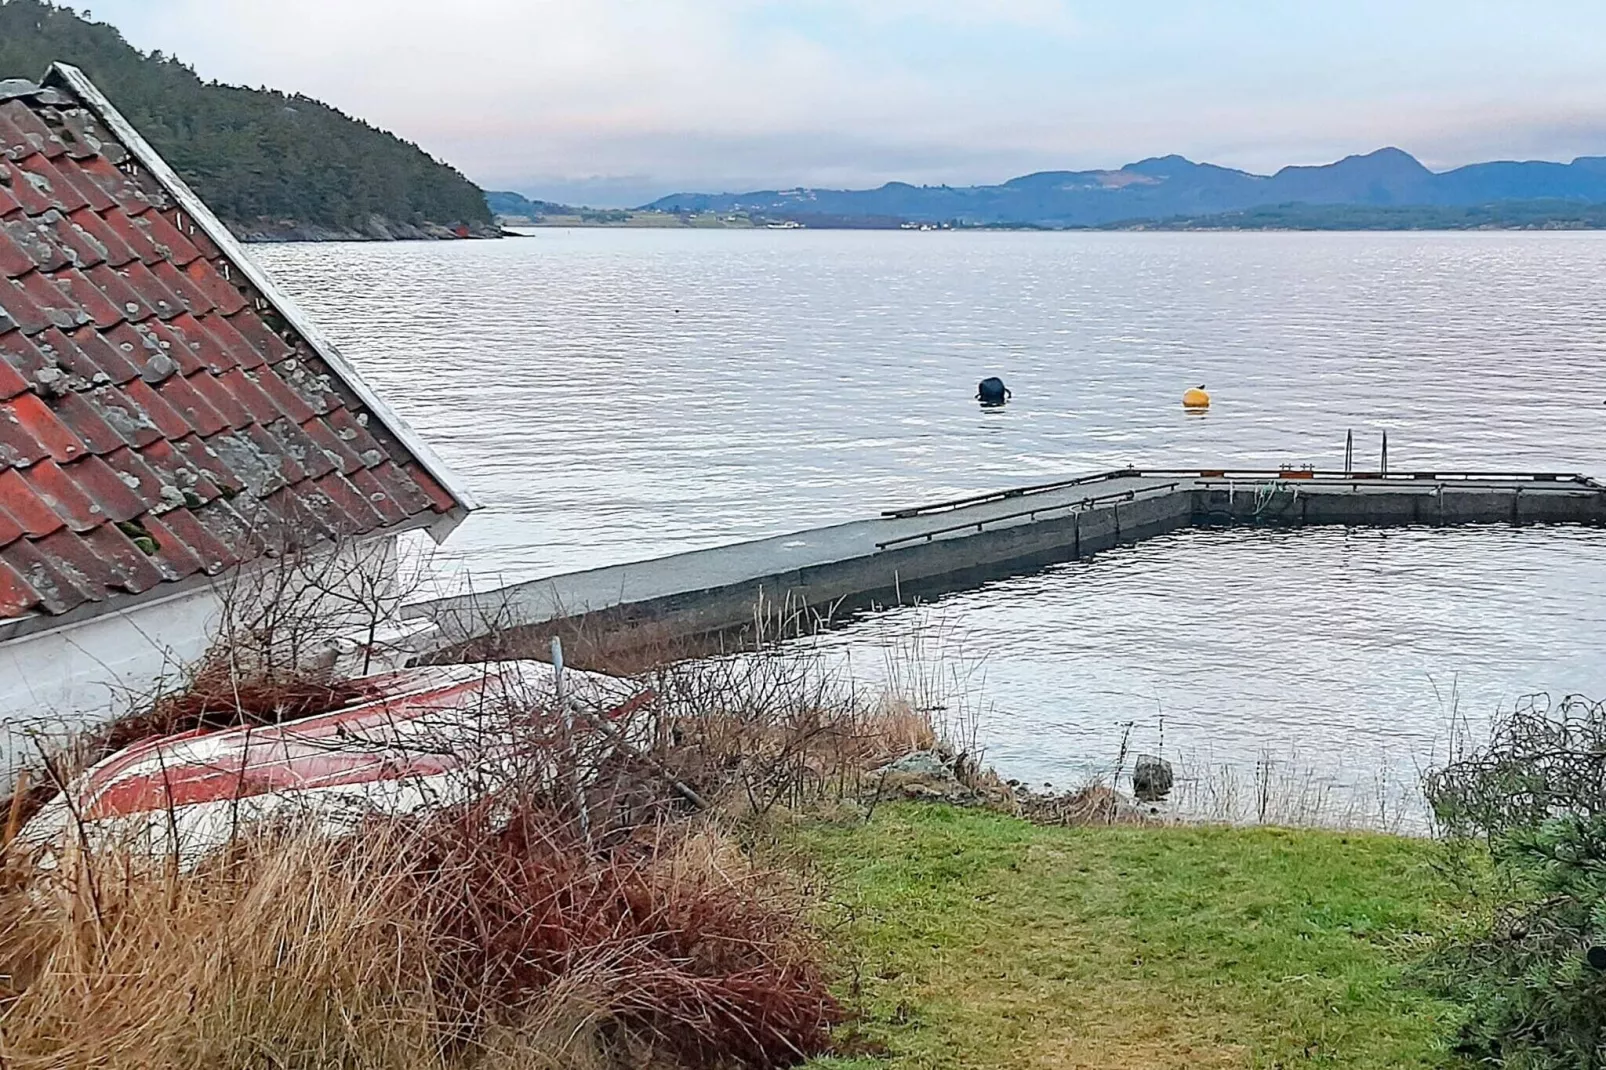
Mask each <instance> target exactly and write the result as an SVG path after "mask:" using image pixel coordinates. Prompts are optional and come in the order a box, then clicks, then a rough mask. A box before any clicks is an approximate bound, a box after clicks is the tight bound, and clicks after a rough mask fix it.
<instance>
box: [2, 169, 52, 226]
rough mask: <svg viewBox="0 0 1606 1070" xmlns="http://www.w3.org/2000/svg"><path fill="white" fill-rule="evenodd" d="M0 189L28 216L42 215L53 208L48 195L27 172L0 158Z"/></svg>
mask: <svg viewBox="0 0 1606 1070" xmlns="http://www.w3.org/2000/svg"><path fill="white" fill-rule="evenodd" d="M0 187H4V188H5V189H7V190H8V191H10V194H11V196H12V197H13V198H15V199H16V202H17V204H18V205H19V206H21V208H22V210H23V211H24V212H26V213H28V214H29V215H44V214H45V213H46V212H48V211H50V210H51V209H52V208H54V207H55V204H54V202H52V201H51V199H50V194H49V193H47V192H46V191H45V190H42V189H40V188H39V180H38V179H37V178H36V177H34V176H31V175H30V174H29V173H28V172H27V171H25V170H23V169H22V168H21V167H20V166H18V165H17V163H16V162H15V161H10V160H7V159H5V158H4V157H3V156H0Z"/></svg>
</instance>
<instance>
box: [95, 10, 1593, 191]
mask: <svg viewBox="0 0 1606 1070" xmlns="http://www.w3.org/2000/svg"><path fill="white" fill-rule="evenodd" d="M95 10H96V12H97V15H99V16H100V17H103V18H107V19H109V20H110V21H112V22H114V23H116V24H117V25H119V26H120V27H122V28H123V29H124V30H125V32H126V33H127V35H128V36H129V37H130V39H131V40H133V41H134V42H135V43H136V44H138V45H139V46H141V47H144V48H161V49H163V50H164V51H167V52H170V53H176V54H178V55H180V56H182V57H184V58H185V59H187V60H188V61H190V62H192V63H193V64H195V66H196V67H197V69H198V70H199V71H200V73H201V74H202V75H203V76H206V77H215V78H219V79H221V80H225V81H232V82H243V83H246V84H252V85H256V84H267V85H272V86H275V87H278V88H284V89H289V90H299V91H301V92H305V93H307V94H308V95H310V96H315V97H318V98H320V99H323V100H326V101H329V102H330V103H332V104H335V105H336V106H338V107H341V108H343V109H344V110H346V111H348V112H351V113H353V114H356V115H359V116H362V117H363V118H365V119H367V120H369V121H371V122H373V123H375V124H376V125H379V126H382V127H385V128H387V129H391V130H395V131H396V132H398V133H400V134H402V135H403V136H405V137H408V138H410V139H412V140H414V141H417V142H419V143H420V144H421V145H423V146H424V147H426V148H427V149H429V150H430V151H431V152H434V153H435V154H437V155H439V156H442V157H444V158H446V159H449V160H451V161H452V162H453V163H455V164H457V165H458V166H459V167H461V168H462V169H463V170H464V171H466V172H467V173H468V174H469V175H470V176H471V177H474V178H475V179H476V180H478V181H481V182H482V183H485V184H489V185H494V186H507V187H513V188H520V189H524V190H527V191H531V192H540V191H541V190H542V189H543V188H563V189H584V188H593V189H597V190H599V191H612V192H611V193H606V194H605V195H606V196H607V197H608V199H610V200H617V199H618V198H621V197H625V198H629V199H636V198H637V195H638V194H643V193H647V192H669V191H671V190H675V189H684V188H701V189H736V188H751V187H756V186H780V185H792V184H797V183H808V184H834V185H864V184H874V183H878V182H881V181H886V180H889V179H894V178H897V179H904V180H908V181H915V182H921V181H925V182H954V183H960V182H972V181H997V180H1001V179H1004V178H1007V177H1010V176H1011V175H1014V174H1018V173H1021V172H1023V171H1027V170H1035V169H1046V168H1054V167H1093V166H1115V165H1118V164H1120V163H1122V162H1126V161H1128V160H1131V159H1136V158H1139V157H1141V156H1146V155H1156V154H1161V153H1166V152H1183V153H1185V154H1188V155H1190V156H1194V157H1195V158H1205V159H1211V160H1214V161H1215V162H1220V163H1225V164H1229V165H1234V166H1243V167H1248V168H1252V169H1257V170H1269V169H1274V168H1275V167H1277V166H1280V165H1281V164H1283V163H1291V162H1299V163H1310V162H1320V161H1322V160H1325V159H1331V158H1333V157H1335V156H1338V155H1342V154H1344V153H1347V152H1355V151H1367V150H1369V149H1372V148H1376V147H1378V146H1379V145H1382V144H1399V145H1401V146H1402V147H1405V148H1407V149H1411V150H1412V151H1415V152H1418V153H1419V154H1421V155H1423V156H1424V158H1427V159H1429V160H1430V161H1431V162H1433V163H1440V164H1454V163H1461V162H1466V161H1467V160H1469V159H1473V158H1479V157H1487V156H1501V155H1515V154H1523V155H1533V156H1553V157H1554V156H1564V155H1567V154H1570V153H1586V152H1606V144H1601V143H1599V142H1598V141H1597V140H1595V139H1596V138H1598V137H1599V132H1600V131H1601V130H1602V129H1606V64H1602V63H1600V62H1599V60H1600V55H1599V48H1598V45H1597V44H1593V43H1592V42H1598V41H1600V40H1602V39H1606V5H1600V4H1598V2H1594V0H1532V3H1531V4H1526V5H1509V4H1505V5H1502V4H1498V3H1493V2H1492V0H1309V2H1307V3H1303V4H1297V5H1295V4H1282V3H1273V2H1271V0H1242V2H1239V3H1220V4H1204V3H1200V2H1197V0H1147V2H1146V3H1144V4H1126V5H1120V4H1109V3H1107V2H1100V3H1092V2H1090V0H1077V2H1071V0H873V2H867V0H453V2H451V3H447V4H441V3H439V2H438V0H428V2H426V0H97V2H96V3H95ZM588 183H589V184H590V185H589V186H588V185H587V184H588ZM640 199H646V197H645V196H642V197H640Z"/></svg>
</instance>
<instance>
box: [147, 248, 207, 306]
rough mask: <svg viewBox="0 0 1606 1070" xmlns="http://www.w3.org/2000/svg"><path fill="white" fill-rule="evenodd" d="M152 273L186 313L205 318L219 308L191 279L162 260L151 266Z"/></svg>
mask: <svg viewBox="0 0 1606 1070" xmlns="http://www.w3.org/2000/svg"><path fill="white" fill-rule="evenodd" d="M150 272H151V274H152V275H155V276H156V278H157V279H158V280H159V281H160V282H161V284H162V285H163V286H164V287H166V288H167V290H168V292H170V293H171V294H172V295H173V296H174V297H176V298H178V303H179V304H180V305H181V306H182V307H183V308H184V310H185V311H186V312H190V313H193V314H194V315H197V316H204V315H206V314H207V313H208V312H210V311H212V310H213V309H214V308H216V307H217V306H216V305H214V304H213V303H212V302H211V300H210V299H209V298H208V297H207V296H206V294H204V293H202V292H201V289H200V287H198V286H196V285H195V284H194V283H192V282H191V281H190V277H189V276H188V275H186V274H184V273H183V272H182V271H180V270H179V269H178V268H176V267H174V266H173V265H172V264H170V263H168V262H167V261H166V260H162V261H160V262H158V263H156V264H154V265H152V266H151V268H150Z"/></svg>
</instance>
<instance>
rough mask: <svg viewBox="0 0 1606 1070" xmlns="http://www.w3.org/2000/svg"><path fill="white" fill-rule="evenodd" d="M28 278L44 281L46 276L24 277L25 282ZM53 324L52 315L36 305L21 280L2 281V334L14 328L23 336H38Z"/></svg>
mask: <svg viewBox="0 0 1606 1070" xmlns="http://www.w3.org/2000/svg"><path fill="white" fill-rule="evenodd" d="M28 278H34V279H38V280H43V279H44V276H43V275H40V274H38V273H37V272H34V273H32V274H31V275H24V276H23V280H26V279H28ZM47 285H48V284H47ZM51 322H52V321H51V318H50V315H49V314H48V313H47V312H46V311H45V310H44V309H42V308H40V307H39V305H38V304H36V303H35V301H34V298H33V295H32V294H31V293H29V291H28V290H27V289H26V288H25V287H24V285H23V282H22V281H21V280H18V279H0V334H5V333H6V332H7V331H8V330H10V329H11V328H12V327H15V328H17V329H18V330H20V331H21V332H22V333H23V334H38V333H39V332H40V331H42V330H44V329H45V328H46V327H49V326H50V325H51Z"/></svg>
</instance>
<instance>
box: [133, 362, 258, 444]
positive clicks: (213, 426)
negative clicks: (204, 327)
mask: <svg viewBox="0 0 1606 1070" xmlns="http://www.w3.org/2000/svg"><path fill="white" fill-rule="evenodd" d="M196 374H197V376H198V377H204V378H208V379H209V378H211V374H212V373H211V372H198V373H196ZM156 392H157V393H158V394H160V395H161V396H162V400H163V401H165V402H167V403H168V405H170V406H172V408H173V411H174V412H176V413H178V415H179V419H181V420H183V421H184V424H185V426H186V427H191V428H194V429H195V430H196V431H198V432H200V433H201V434H202V435H203V436H204V435H215V434H217V433H218V432H219V431H222V430H224V429H226V428H228V427H231V426H235V425H234V424H233V422H232V421H230V420H229V418H228V417H227V416H225V415H224V414H222V413H220V412H218V411H217V410H216V409H214V408H213V407H212V406H211V405H210V404H209V403H208V402H207V399H206V397H205V396H203V395H202V394H201V392H200V391H198V390H196V389H195V387H194V386H192V385H191V381H190V380H189V379H186V378H184V376H182V375H174V376H170V377H168V378H167V379H165V380H163V381H162V382H161V383H160V384H158V385H157V387H156ZM246 415H247V417H249V414H246ZM245 422H249V419H247V420H246V421H245ZM168 437H169V438H171V437H173V436H172V435H169V436H168Z"/></svg>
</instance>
